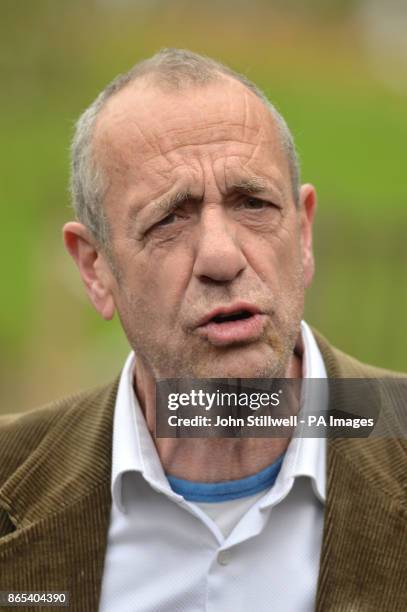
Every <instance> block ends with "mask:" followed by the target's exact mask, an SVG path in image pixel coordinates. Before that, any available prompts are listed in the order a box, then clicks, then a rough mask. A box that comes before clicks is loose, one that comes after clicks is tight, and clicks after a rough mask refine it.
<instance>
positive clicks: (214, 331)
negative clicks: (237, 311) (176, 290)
mask: <svg viewBox="0 0 407 612" xmlns="http://www.w3.org/2000/svg"><path fill="white" fill-rule="evenodd" d="M265 319H266V317H265V315H263V314H255V315H253V316H251V317H249V318H248V319H240V320H237V321H225V322H224V323H214V322H213V321H211V322H210V323H207V324H206V325H202V326H201V327H198V332H199V334H200V335H201V336H204V337H205V338H207V340H208V341H209V342H210V343H211V344H213V345H214V346H226V345H228V344H234V343H237V342H253V341H254V340H257V339H258V338H259V337H260V336H261V334H262V332H263V329H264V323H265Z"/></svg>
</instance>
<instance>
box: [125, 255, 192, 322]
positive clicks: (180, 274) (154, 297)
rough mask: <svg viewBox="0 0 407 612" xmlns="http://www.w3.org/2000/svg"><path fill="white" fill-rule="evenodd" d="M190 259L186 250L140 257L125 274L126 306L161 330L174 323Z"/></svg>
mask: <svg viewBox="0 0 407 612" xmlns="http://www.w3.org/2000/svg"><path fill="white" fill-rule="evenodd" d="M191 268H192V264H191V256H190V255H189V256H188V253H187V252H186V251H185V249H175V250H174V251H173V252H165V253H164V252H160V251H159V250H156V251H155V252H152V253H140V254H139V256H138V257H137V262H135V263H134V265H133V267H132V276H131V278H130V276H129V274H126V279H127V282H126V291H125V293H126V296H127V299H126V301H127V303H128V304H129V303H130V306H131V307H132V309H133V308H134V306H136V307H138V308H139V311H140V312H142V313H143V319H144V320H145V321H149V322H150V323H151V322H154V325H155V326H158V327H160V326H161V325H162V324H163V323H164V322H165V323H166V324H168V322H169V321H171V320H175V319H176V317H177V314H178V312H179V310H180V307H181V303H182V300H183V297H184V295H185V292H186V289H187V286H188V283H189V281H190V274H191Z"/></svg>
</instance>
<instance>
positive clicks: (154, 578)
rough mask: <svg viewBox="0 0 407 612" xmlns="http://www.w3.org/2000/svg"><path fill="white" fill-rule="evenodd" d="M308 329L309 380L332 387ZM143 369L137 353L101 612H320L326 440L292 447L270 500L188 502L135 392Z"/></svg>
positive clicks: (122, 402) (125, 377)
mask: <svg viewBox="0 0 407 612" xmlns="http://www.w3.org/2000/svg"><path fill="white" fill-rule="evenodd" d="M301 330H302V340H303V346H304V354H303V377H304V378H326V370H325V366H324V363H323V360H322V357H321V354H320V351H319V349H318V346H317V344H316V342H315V339H314V337H313V334H312V332H311V330H310V328H309V327H308V325H307V324H306V323H304V322H302V324H301ZM134 362H135V356H134V354H133V353H131V354H130V355H129V357H128V359H127V361H126V364H125V367H124V369H123V372H122V375H121V379H120V384H119V390H118V395H117V400H116V406H115V414H114V424H113V455H112V498H113V503H112V509H111V516H110V525H109V531H108V544H107V551H106V557H105V566H104V574H103V580H102V592H101V600H100V612H115V611H117V612H184V611H185V612H203V611H205V612H229V611H232V610H233V612H248V610H256V612H266V611H267V612H269V611H270V610H275V611H276V612H311V611H312V610H314V608H315V595H316V586H317V578H318V571H319V556H320V549H321V540H322V527H323V513H324V501H325V453H326V441H325V438H300V437H295V438H292V440H291V441H290V444H289V446H288V448H287V451H286V453H285V456H284V460H283V463H282V466H281V469H280V472H279V474H278V476H277V479H276V481H275V483H274V485H273V486H272V487H271V489H269V490H268V491H267V490H266V491H262V492H261V493H257V494H256V495H254V496H251V497H250V498H243V499H240V500H232V501H227V502H222V503H220V504H217V503H215V504H210V503H205V504H203V503H199V504H198V503H192V502H188V501H186V500H185V499H184V498H183V497H182V496H181V495H178V494H177V493H175V492H174V491H173V490H172V489H171V487H170V485H169V482H168V480H167V478H166V475H165V473H164V470H163V468H162V465H161V462H160V459H159V456H158V453H157V450H156V448H155V445H154V443H153V440H152V438H151V434H150V432H149V430H148V428H147V425H146V422H145V420H144V416H143V413H142V411H141V408H140V406H139V403H138V401H137V398H136V397H135V394H134V391H133V369H134ZM321 408H323V407H321ZM313 410H315V406H313Z"/></svg>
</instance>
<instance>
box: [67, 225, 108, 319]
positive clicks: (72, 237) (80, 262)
mask: <svg viewBox="0 0 407 612" xmlns="http://www.w3.org/2000/svg"><path fill="white" fill-rule="evenodd" d="M63 237H64V243H65V247H66V249H67V251H68V253H69V254H70V255H71V256H72V258H73V259H74V261H75V263H76V265H77V266H78V268H79V273H80V275H81V277H82V281H83V283H84V285H85V288H86V292H87V294H88V296H89V298H90V301H91V302H92V304H93V306H94V307H95V309H96V310H97V311H98V313H99V314H100V315H101V316H102V317H103V318H104V319H105V320H106V321H109V320H110V319H112V318H113V316H114V312H115V303H114V299H113V292H112V288H113V284H114V277H113V274H112V272H111V269H110V266H109V264H108V263H107V261H106V257H105V256H104V255H103V253H102V252H101V250H100V247H99V246H98V245H97V243H96V241H95V239H94V238H93V236H92V235H91V233H90V232H89V231H88V230H87V229H86V227H85V226H84V225H83V224H82V223H78V222H76V221H71V222H69V223H66V224H65V225H64V228H63Z"/></svg>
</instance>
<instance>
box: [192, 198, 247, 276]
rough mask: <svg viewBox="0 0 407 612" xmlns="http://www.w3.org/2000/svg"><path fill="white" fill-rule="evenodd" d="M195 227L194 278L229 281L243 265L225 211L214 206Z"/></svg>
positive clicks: (244, 262)
mask: <svg viewBox="0 0 407 612" xmlns="http://www.w3.org/2000/svg"><path fill="white" fill-rule="evenodd" d="M198 228H199V229H198ZM198 228H197V229H198V231H199V236H198V240H197V243H196V257H195V263H194V269H193V272H194V275H195V277H197V278H199V280H201V281H203V282H207V281H215V282H230V281H232V280H233V279H234V278H236V277H237V276H238V275H239V274H240V273H241V272H242V271H243V270H244V268H245V267H246V258H245V256H244V253H243V252H242V250H241V248H240V245H239V242H238V240H237V231H236V228H235V227H234V226H233V223H232V221H231V220H229V219H227V216H226V213H225V211H224V210H222V209H221V208H220V209H218V208H215V207H214V208H213V209H209V210H206V211H205V212H203V213H202V215H201V219H200V223H199V225H198Z"/></svg>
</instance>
